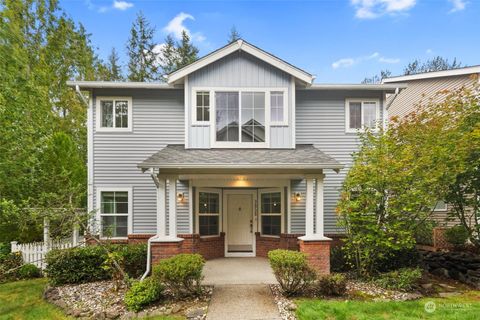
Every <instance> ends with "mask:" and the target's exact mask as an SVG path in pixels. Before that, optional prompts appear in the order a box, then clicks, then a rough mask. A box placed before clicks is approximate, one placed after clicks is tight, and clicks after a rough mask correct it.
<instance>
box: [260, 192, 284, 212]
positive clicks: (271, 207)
mask: <svg viewBox="0 0 480 320" xmlns="http://www.w3.org/2000/svg"><path fill="white" fill-rule="evenodd" d="M281 200H282V194H281V192H271V193H262V197H261V209H262V213H281V212H282V201H281Z"/></svg>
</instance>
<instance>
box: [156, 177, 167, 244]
mask: <svg viewBox="0 0 480 320" xmlns="http://www.w3.org/2000/svg"><path fill="white" fill-rule="evenodd" d="M165 185H166V183H165V179H163V178H160V179H158V186H157V235H158V237H160V238H165V237H166V236H167V232H166V231H167V230H166V228H167V216H166V214H167V211H166V210H165V209H166V203H167V201H166V199H165Z"/></svg>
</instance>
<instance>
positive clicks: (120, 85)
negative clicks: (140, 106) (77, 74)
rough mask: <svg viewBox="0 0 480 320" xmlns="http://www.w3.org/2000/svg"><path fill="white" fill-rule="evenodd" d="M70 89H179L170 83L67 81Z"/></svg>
mask: <svg viewBox="0 0 480 320" xmlns="http://www.w3.org/2000/svg"><path fill="white" fill-rule="evenodd" d="M67 86H69V87H73V88H76V87H79V88H80V89H84V90H85V89H179V87H175V86H173V85H169V84H168V83H160V82H128V81H122V82H121V81H67Z"/></svg>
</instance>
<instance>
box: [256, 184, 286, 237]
mask: <svg viewBox="0 0 480 320" xmlns="http://www.w3.org/2000/svg"><path fill="white" fill-rule="evenodd" d="M282 199H283V197H282V192H281V190H280V189H275V190H264V191H260V222H261V228H260V229H261V234H262V235H266V236H280V233H281V232H282V215H283V203H282V202H283V201H282Z"/></svg>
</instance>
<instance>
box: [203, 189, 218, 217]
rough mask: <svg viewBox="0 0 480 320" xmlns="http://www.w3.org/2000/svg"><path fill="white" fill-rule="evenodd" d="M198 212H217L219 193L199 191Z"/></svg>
mask: <svg viewBox="0 0 480 320" xmlns="http://www.w3.org/2000/svg"><path fill="white" fill-rule="evenodd" d="M198 198H199V208H198V212H199V214H217V215H218V214H219V213H220V195H219V194H218V193H213V192H199V197H198Z"/></svg>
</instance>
